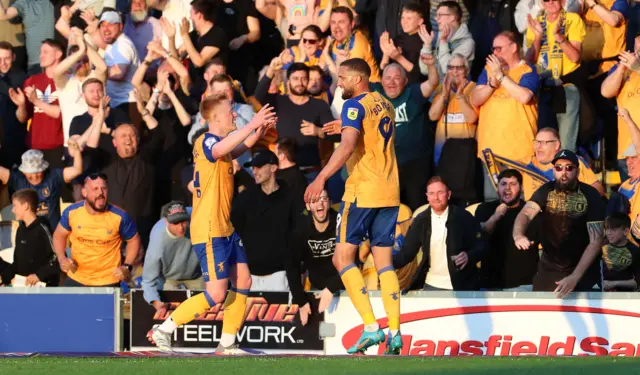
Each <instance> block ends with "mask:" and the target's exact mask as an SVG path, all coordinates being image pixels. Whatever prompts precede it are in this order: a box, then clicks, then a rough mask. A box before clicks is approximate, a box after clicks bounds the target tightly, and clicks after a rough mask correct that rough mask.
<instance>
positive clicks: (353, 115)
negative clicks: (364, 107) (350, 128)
mask: <svg viewBox="0 0 640 375" xmlns="http://www.w3.org/2000/svg"><path fill="white" fill-rule="evenodd" d="M347 118H348V119H349V120H355V119H357V118H358V108H349V109H347Z"/></svg>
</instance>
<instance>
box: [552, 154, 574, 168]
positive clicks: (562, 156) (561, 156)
mask: <svg viewBox="0 0 640 375" xmlns="http://www.w3.org/2000/svg"><path fill="white" fill-rule="evenodd" d="M560 159H564V160H568V161H570V162H571V163H572V164H573V165H575V166H578V165H580V164H579V162H578V156H576V154H575V152H573V151H569V150H560V151H558V153H557V154H556V156H554V157H553V161H552V162H551V163H553V164H555V163H556V161H558V160H560Z"/></svg>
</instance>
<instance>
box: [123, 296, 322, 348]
mask: <svg viewBox="0 0 640 375" xmlns="http://www.w3.org/2000/svg"><path fill="white" fill-rule="evenodd" d="M196 293H200V292H196V291H187V290H166V291H163V292H161V297H162V300H163V301H165V302H169V303H170V308H169V309H168V310H167V311H166V312H164V313H158V312H156V310H155V309H154V308H153V306H151V305H149V304H148V303H147V302H146V301H145V300H144V298H143V292H142V290H139V289H135V290H133V291H132V292H131V341H130V342H131V350H133V351H149V350H156V348H155V347H150V346H149V342H148V341H147V338H146V334H147V332H148V331H149V329H151V328H152V327H153V326H155V325H158V324H160V323H162V322H163V321H164V320H165V319H166V318H168V317H169V315H171V313H172V312H173V311H174V310H175V309H176V308H177V307H178V306H179V305H180V304H181V303H182V302H184V301H185V300H186V299H187V298H189V297H190V296H191V295H192V294H196ZM314 302H315V301H314ZM221 307H222V305H221V304H218V305H216V306H214V307H213V308H211V309H210V310H209V311H207V312H206V313H204V314H202V315H201V316H199V317H198V318H196V319H195V320H194V321H192V322H191V323H188V324H186V325H184V326H182V327H180V328H178V329H177V330H176V331H175V333H174V336H173V348H174V350H176V351H183V352H211V351H214V350H215V348H216V346H218V341H219V340H220V335H221V333H222V318H223V316H224V312H223V310H222V309H221ZM315 308H316V310H317V307H315ZM321 320H322V315H321V314H313V315H311V316H309V321H308V322H307V324H306V325H305V326H302V324H301V323H300V317H299V314H298V305H295V304H291V303H290V299H289V293H285V292H264V293H250V294H249V298H248V299H247V310H246V319H245V323H244V325H243V326H242V328H240V331H239V332H238V342H239V343H240V345H241V346H242V347H243V348H250V349H256V350H259V351H263V352H265V353H273V354H287V353H307V354H323V353H324V342H323V340H322V339H321V338H320V336H319V334H318V333H319V330H320V322H321Z"/></svg>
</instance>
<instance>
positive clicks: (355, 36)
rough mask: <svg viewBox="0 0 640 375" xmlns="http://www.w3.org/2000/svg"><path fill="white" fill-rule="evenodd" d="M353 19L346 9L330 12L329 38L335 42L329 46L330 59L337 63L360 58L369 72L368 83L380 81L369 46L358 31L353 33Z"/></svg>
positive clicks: (339, 8)
mask: <svg viewBox="0 0 640 375" xmlns="http://www.w3.org/2000/svg"><path fill="white" fill-rule="evenodd" d="M354 27H355V19H354V18H353V13H352V12H351V10H350V9H349V8H347V7H343V6H340V7H336V8H334V9H333V12H331V36H332V37H333V39H335V42H334V43H333V45H332V46H331V58H332V59H333V60H335V61H337V62H340V61H344V60H345V59H353V58H361V59H363V60H364V61H366V62H367V64H368V65H369V69H370V70H371V77H370V82H379V81H380V69H378V63H377V62H376V59H375V57H374V56H373V51H372V50H371V45H370V44H369V41H368V40H367V38H366V37H365V36H364V35H363V34H362V32H360V31H354Z"/></svg>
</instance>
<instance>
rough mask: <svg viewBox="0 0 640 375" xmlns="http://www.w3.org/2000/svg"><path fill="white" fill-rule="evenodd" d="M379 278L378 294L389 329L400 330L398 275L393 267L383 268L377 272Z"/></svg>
mask: <svg viewBox="0 0 640 375" xmlns="http://www.w3.org/2000/svg"><path fill="white" fill-rule="evenodd" d="M378 277H379V278H380V294H381V295H382V304H383V305H384V311H385V312H386V313H387V319H389V329H390V330H391V331H398V330H400V284H399V283H398V275H397V274H396V273H395V271H394V270H393V266H389V267H384V268H383V269H381V270H380V271H378Z"/></svg>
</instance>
